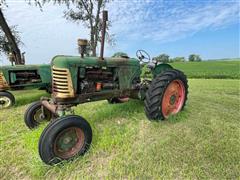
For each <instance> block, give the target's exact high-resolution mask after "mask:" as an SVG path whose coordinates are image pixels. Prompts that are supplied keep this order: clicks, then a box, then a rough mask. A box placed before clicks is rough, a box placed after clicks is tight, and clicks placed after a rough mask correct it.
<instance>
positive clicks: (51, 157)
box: [38, 115, 92, 165]
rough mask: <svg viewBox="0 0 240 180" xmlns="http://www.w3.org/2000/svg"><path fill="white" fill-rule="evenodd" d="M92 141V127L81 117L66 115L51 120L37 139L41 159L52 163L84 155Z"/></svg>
mask: <svg viewBox="0 0 240 180" xmlns="http://www.w3.org/2000/svg"><path fill="white" fill-rule="evenodd" d="M91 142H92V129H91V126H90V125H89V123H88V122H87V121H86V120H85V119H84V118H82V117H80V116H76V115H68V116H65V117H63V118H59V119H57V120H56V121H52V122H51V123H49V124H48V126H47V127H46V128H45V129H44V131H43V132H42V134H41V137H40V139H39V144H38V150H39V155H40V157H41V159H42V161H43V162H44V163H46V164H49V165H54V164H57V163H59V162H61V161H62V160H70V159H73V158H74V157H76V156H79V155H84V154H85V153H86V152H87V150H88V149H89V147H90V144H91Z"/></svg>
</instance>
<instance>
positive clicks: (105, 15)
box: [100, 11, 108, 60]
mask: <svg viewBox="0 0 240 180" xmlns="http://www.w3.org/2000/svg"><path fill="white" fill-rule="evenodd" d="M107 21H108V12H107V11H103V17H102V40H101V52H100V60H103V59H104V58H103V54H104V42H105V34H106V26H107Z"/></svg>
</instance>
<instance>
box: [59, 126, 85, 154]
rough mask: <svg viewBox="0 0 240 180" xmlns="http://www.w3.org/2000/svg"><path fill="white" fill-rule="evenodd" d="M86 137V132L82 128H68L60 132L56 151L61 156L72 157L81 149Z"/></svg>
mask: <svg viewBox="0 0 240 180" xmlns="http://www.w3.org/2000/svg"><path fill="white" fill-rule="evenodd" d="M84 139H85V137H84V133H83V131H82V130H81V129H80V128H75V127H71V128H67V129H65V130H63V131H62V132H60V133H59V134H58V136H57V138H56V140H55V145H54V152H55V154H56V155H57V156H58V157H60V158H63V159H68V158H71V157H73V156H74V155H76V154H77V153H78V152H79V151H80V150H81V148H82V146H83V144H84Z"/></svg>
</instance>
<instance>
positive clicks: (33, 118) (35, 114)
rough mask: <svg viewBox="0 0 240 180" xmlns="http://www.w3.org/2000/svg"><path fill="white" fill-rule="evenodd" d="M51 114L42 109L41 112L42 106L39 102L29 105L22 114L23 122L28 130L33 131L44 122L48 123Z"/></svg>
mask: <svg viewBox="0 0 240 180" xmlns="http://www.w3.org/2000/svg"><path fill="white" fill-rule="evenodd" d="M51 118H52V113H51V112H50V111H49V110H47V109H46V108H44V112H43V111H42V104H41V102H40V101H36V102H33V103H32V104H30V105H29V107H28V108H27V110H26V111H25V114H24V122H25V124H26V126H27V127H28V128H29V129H34V128H36V127H38V126H39V124H41V123H42V122H44V121H50V120H51Z"/></svg>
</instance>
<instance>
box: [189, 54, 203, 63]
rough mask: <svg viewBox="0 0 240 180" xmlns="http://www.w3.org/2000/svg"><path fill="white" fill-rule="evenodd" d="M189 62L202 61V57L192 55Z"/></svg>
mask: <svg viewBox="0 0 240 180" xmlns="http://www.w3.org/2000/svg"><path fill="white" fill-rule="evenodd" d="M188 60H189V61H191V62H195V61H202V59H201V57H200V56H199V55H197V54H190V55H189V57H188Z"/></svg>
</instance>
